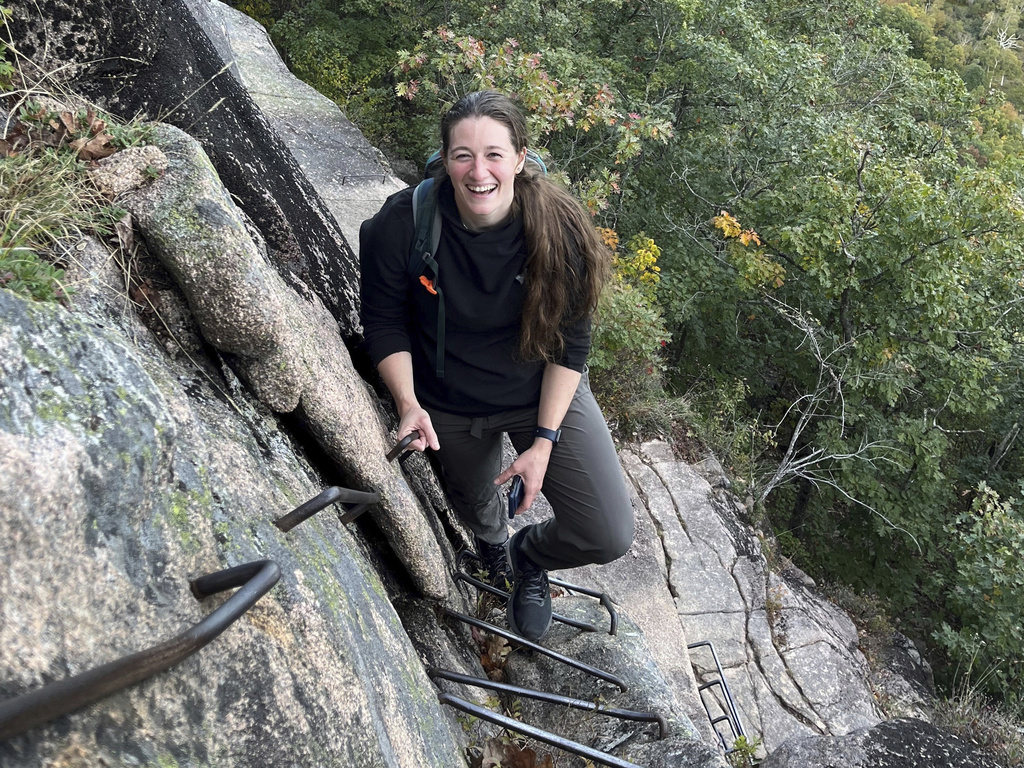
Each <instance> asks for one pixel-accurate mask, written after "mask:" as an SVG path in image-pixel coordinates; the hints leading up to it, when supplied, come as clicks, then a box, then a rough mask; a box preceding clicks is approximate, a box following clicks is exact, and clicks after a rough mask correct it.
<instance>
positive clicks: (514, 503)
mask: <svg viewBox="0 0 1024 768" xmlns="http://www.w3.org/2000/svg"><path fill="white" fill-rule="evenodd" d="M524 494H525V491H524V490H523V478H522V476H521V475H516V476H515V477H513V478H512V485H510V486H509V488H508V519H509V520H515V517H516V510H517V509H519V505H520V504H522V503H523V495H524Z"/></svg>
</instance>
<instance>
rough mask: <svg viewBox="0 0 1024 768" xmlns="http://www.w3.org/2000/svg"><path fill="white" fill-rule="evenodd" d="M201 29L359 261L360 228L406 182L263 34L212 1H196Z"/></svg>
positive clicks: (239, 15) (248, 20)
mask: <svg viewBox="0 0 1024 768" xmlns="http://www.w3.org/2000/svg"><path fill="white" fill-rule="evenodd" d="M195 2H196V5H197V7H198V8H200V9H201V12H202V13H203V14H204V15H205V16H206V17H207V18H208V19H209V21H208V22H207V23H205V24H204V27H205V28H206V29H207V31H208V33H210V35H211V38H212V39H214V41H215V44H216V45H217V46H218V49H219V50H220V51H221V55H222V56H223V57H224V59H225V61H231V62H232V63H233V67H232V74H234V75H235V76H236V77H237V78H238V80H239V81H240V82H241V83H242V85H244V86H245V88H246V90H248V92H249V93H250V94H251V95H252V97H253V99H254V100H255V101H256V103H257V104H258V105H259V106H260V109H262V110H263V112H264V114H266V116H267V118H268V119H269V120H270V123H271V125H272V126H273V127H274V129H275V130H276V131H277V133H278V135H279V136H280V137H281V139H282V140H283V141H284V143H285V144H286V145H287V146H288V149H289V150H291V153H292V154H293V155H294V156H295V159H296V160H297V161H298V163H299V166H300V167H301V168H302V170H303V172H304V173H305V174H306V176H307V178H309V180H310V182H312V184H313V186H314V187H315V188H316V190H317V192H318V193H319V194H320V197H321V198H323V200H324V202H325V203H326V204H327V207H328V208H329V209H330V211H331V213H332V214H334V218H335V219H336V220H337V221H338V224H339V226H340V227H341V230H342V232H344V234H345V238H346V240H348V242H349V245H350V246H351V247H352V249H353V250H354V251H355V252H356V253H357V254H358V249H359V225H360V223H362V221H363V220H365V219H368V218H370V217H371V216H373V215H374V214H375V213H376V212H377V211H378V210H379V209H380V207H381V205H383V203H384V201H385V200H386V199H387V198H388V196H390V195H391V194H393V193H395V192H397V191H398V190H400V189H404V188H405V186H406V184H405V182H403V181H401V180H400V179H398V178H397V177H396V176H394V175H393V174H392V173H391V169H390V167H389V166H388V164H387V161H386V160H385V159H384V157H383V155H382V154H381V153H380V152H379V151H378V150H377V149H376V148H375V147H373V146H372V145H371V144H370V143H369V142H368V141H367V140H366V138H365V137H364V136H363V134H362V132H361V131H360V130H359V129H358V128H357V127H356V126H354V125H353V124H352V123H351V121H349V120H348V118H346V117H345V115H344V114H343V113H342V111H341V110H340V109H339V108H338V106H337V105H336V104H335V103H334V102H332V101H331V100H330V99H328V98H327V97H326V96H324V95H323V94H321V93H320V92H319V91H317V90H315V89H314V88H312V87H310V86H309V85H307V84H305V83H303V82H302V81H301V80H299V79H298V78H296V77H295V76H294V75H292V74H291V72H289V71H288V68H287V67H286V66H285V64H284V62H283V61H282V60H281V57H280V56H279V55H278V53H277V50H276V49H275V48H274V45H273V43H272V42H271V41H270V38H269V37H268V36H267V33H266V30H265V29H264V28H263V27H262V26H261V25H260V24H259V23H258V22H257V21H254V20H253V19H251V18H249V17H248V16H246V15H245V14H244V13H242V12H241V11H237V10H235V9H234V8H232V7H230V6H228V5H225V4H224V3H221V2H218V1H217V0H195Z"/></svg>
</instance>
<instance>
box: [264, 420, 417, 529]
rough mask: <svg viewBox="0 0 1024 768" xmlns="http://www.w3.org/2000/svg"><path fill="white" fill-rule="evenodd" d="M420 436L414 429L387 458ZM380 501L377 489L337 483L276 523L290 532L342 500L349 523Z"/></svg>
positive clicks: (345, 517) (343, 522)
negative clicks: (350, 486) (359, 489)
mask: <svg viewBox="0 0 1024 768" xmlns="http://www.w3.org/2000/svg"><path fill="white" fill-rule="evenodd" d="M419 436H420V433H419V432H418V431H414V432H412V433H411V434H408V435H406V436H405V437H404V438H402V440H401V441H399V443H398V445H396V446H395V447H394V448H392V449H391V450H390V451H388V452H387V455H386V457H385V458H387V460H388V461H389V462H392V461H394V460H395V458H396V457H398V455H399V454H402V452H403V451H405V450H406V448H407V447H408V445H409V443H411V442H412V441H413V440H416V439H418V438H419ZM411 455H412V454H411V453H405V454H403V455H402V457H401V458H400V459H399V460H398V463H399V464H404V463H405V460H406V459H408V458H409V456H411ZM378 501H380V493H378V492H377V491H371V492H367V491H354V490H352V489H351V488H340V487H339V486H336V485H335V486H331V487H330V488H328V489H327V490H325V491H322V492H321V493H320V494H318V495H317V496H315V497H313V498H312V499H310V500H309V501H307V502H305V503H304V504H300V505H299V506H297V507H296V508H295V509H293V510H292V511H291V512H289V513H288V514H287V515H282V516H281V517H279V518H277V520H275V521H274V525H276V526H277V527H278V528H279V529H280V530H281V531H283V532H284V533H288V531H290V530H291V529H292V528H294V527H295V526H297V525H299V523H303V522H305V521H306V520H308V519H309V518H311V517H312V516H313V515H315V514H316V513H317V512H320V511H321V510H324V509H326V508H327V507H329V506H330V505H331V504H334V503H335V502H341V505H342V507H344V509H345V514H343V515H341V522H342V524H348V523H351V522H352V521H353V520H355V519H356V518H357V517H359V516H360V515H361V514H363V512H365V511H366V510H368V509H369V508H370V506H371V505H373V504H376V503H377V502H378ZM345 504H354V505H355V506H353V507H345Z"/></svg>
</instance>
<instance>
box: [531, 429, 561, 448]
mask: <svg viewBox="0 0 1024 768" xmlns="http://www.w3.org/2000/svg"><path fill="white" fill-rule="evenodd" d="M533 436H534V437H543V438H544V439H545V440H550V441H551V442H552V443H554V444H555V445H558V439H559V438H560V437H561V436H562V430H560V429H546V428H545V427H537V428H536V429H535V430H533Z"/></svg>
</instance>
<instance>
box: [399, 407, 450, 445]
mask: <svg viewBox="0 0 1024 768" xmlns="http://www.w3.org/2000/svg"><path fill="white" fill-rule="evenodd" d="M413 432H419V433H420V436H419V438H417V439H416V440H413V441H412V442H411V443H409V445H408V450H410V451H425V450H426V449H427V446H429V447H430V448H432V449H434V450H435V451H436V450H437V449H438V448H440V447H441V444H440V443H439V442H438V441H437V433H435V432H434V425H433V424H431V423H430V415H429V414H428V413H427V412H426V411H425V410H423V408H422V407H420V406H419V404H417V405H413V406H411V407H410V408H409V409H408V410H406V411H405V413H403V414H402V417H401V419H399V421H398V441H399V442H401V440H402V438H403V437H405V436H406V435H409V434H412V433H413Z"/></svg>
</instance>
